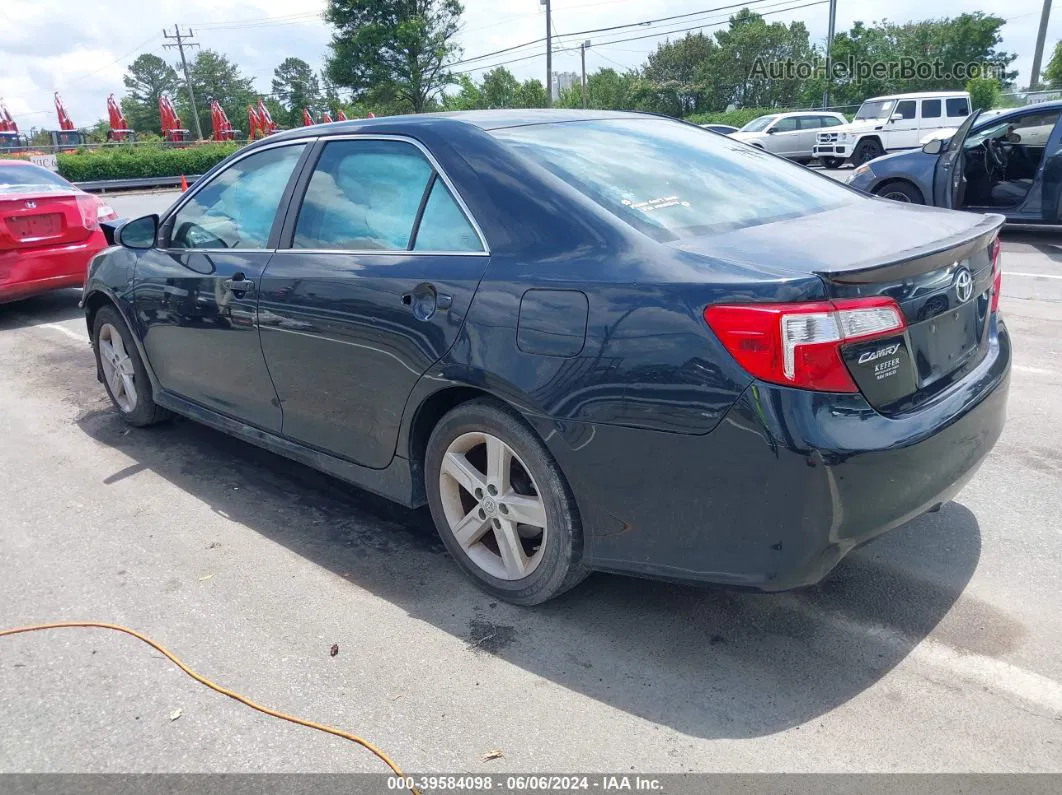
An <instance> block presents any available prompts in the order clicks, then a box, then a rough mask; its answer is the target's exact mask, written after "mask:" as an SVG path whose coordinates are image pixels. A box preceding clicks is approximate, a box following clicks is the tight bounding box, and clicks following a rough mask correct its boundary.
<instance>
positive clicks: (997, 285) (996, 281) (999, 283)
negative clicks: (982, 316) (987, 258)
mask: <svg viewBox="0 0 1062 795" xmlns="http://www.w3.org/2000/svg"><path fill="white" fill-rule="evenodd" d="M1000 248H1001V246H1000V243H999V238H998V237H997V238H996V239H995V240H993V241H992V249H991V256H992V311H993V312H997V311H999V292H1000V290H1002V289H1003V263H1002V262H1001V257H1000V256H999V254H1000Z"/></svg>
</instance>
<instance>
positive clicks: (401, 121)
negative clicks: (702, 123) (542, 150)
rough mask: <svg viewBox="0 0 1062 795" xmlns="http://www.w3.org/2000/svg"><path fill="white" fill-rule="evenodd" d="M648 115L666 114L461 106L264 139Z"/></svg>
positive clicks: (294, 130)
mask: <svg viewBox="0 0 1062 795" xmlns="http://www.w3.org/2000/svg"><path fill="white" fill-rule="evenodd" d="M646 117H649V118H663V117H660V116H658V114H654V113H637V112H633V111H613V110H547V109H545V108H526V109H506V110H459V111H448V112H441V113H417V114H407V115H402V116H380V117H378V118H375V119H349V120H347V121H336V122H332V123H330V124H315V125H313V126H312V127H295V128H292V129H290V130H284V131H283V132H280V133H276V134H275V135H271V136H269V137H268V138H266V139H263V140H269V141H273V140H281V139H283V140H291V139H294V138H304V137H317V136H321V135H343V134H344V133H353V132H360V131H364V130H371V129H373V128H374V127H380V128H385V127H387V128H392V129H393V128H394V127H395V126H399V125H401V126H408V127H409V128H410V129H416V128H420V129H423V128H426V127H427V128H431V127H444V126H446V125H449V124H453V123H454V122H460V123H463V124H470V125H472V126H474V127H479V128H480V129H481V130H500V129H504V128H506V127H525V126H528V125H532V124H560V123H565V122H575V121H595V120H602V119H644V118H646Z"/></svg>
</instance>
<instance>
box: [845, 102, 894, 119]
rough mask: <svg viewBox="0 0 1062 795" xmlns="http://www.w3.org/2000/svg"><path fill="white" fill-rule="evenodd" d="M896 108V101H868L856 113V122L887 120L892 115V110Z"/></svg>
mask: <svg viewBox="0 0 1062 795" xmlns="http://www.w3.org/2000/svg"><path fill="white" fill-rule="evenodd" d="M894 107H896V100H895V99H875V100H870V99H868V100H867V101H866V102H864V103H863V104H862V105H860V106H859V110H857V111H856V115H855V120H856V121H872V120H876V119H887V118H889V116H891V115H892V109H893V108H894Z"/></svg>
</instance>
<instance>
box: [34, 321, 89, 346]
mask: <svg viewBox="0 0 1062 795" xmlns="http://www.w3.org/2000/svg"><path fill="white" fill-rule="evenodd" d="M40 327H41V328H50V329H55V330H56V331H58V332H59V333H60V334H65V335H66V336H68V337H70V338H71V339H75V340H77V341H78V342H88V335H87V334H78V333H77V332H76V331H74V330H73V329H69V328H67V327H66V326H61V325H59V324H58V323H41V324H40Z"/></svg>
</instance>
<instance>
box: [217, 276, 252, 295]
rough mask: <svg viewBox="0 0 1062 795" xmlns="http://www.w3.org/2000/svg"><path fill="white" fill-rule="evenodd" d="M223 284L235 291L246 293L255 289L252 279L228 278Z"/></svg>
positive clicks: (227, 288)
mask: <svg viewBox="0 0 1062 795" xmlns="http://www.w3.org/2000/svg"><path fill="white" fill-rule="evenodd" d="M222 285H223V286H224V287H225V289H226V290H231V291H232V292H234V293H246V292H248V291H250V290H253V289H254V282H253V281H251V280H250V279H226V280H225V281H223V282H222Z"/></svg>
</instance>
